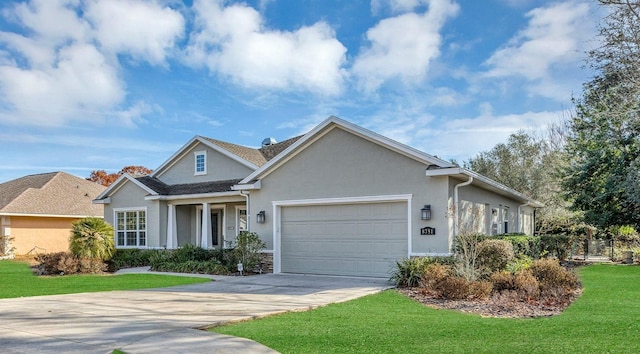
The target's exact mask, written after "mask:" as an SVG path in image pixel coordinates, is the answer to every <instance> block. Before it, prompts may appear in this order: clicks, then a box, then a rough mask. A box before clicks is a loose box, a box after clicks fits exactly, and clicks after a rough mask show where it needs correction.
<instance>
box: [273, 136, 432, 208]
mask: <svg viewBox="0 0 640 354" xmlns="http://www.w3.org/2000/svg"><path fill="white" fill-rule="evenodd" d="M426 167H427V165H426V164H425V163H423V162H419V161H416V160H414V159H411V158H409V157H407V156H404V155H402V154H399V153H397V152H395V151H392V150H390V149H387V148H386V147H384V146H381V145H379V144H376V143H375V142H372V141H369V140H367V139H365V138H363V137H360V136H357V135H354V134H352V133H350V132H348V131H345V130H343V129H332V130H331V131H329V132H328V133H327V134H325V135H323V136H322V138H321V139H317V140H315V141H313V142H312V143H310V144H309V145H307V146H306V147H305V148H304V149H303V150H301V151H300V152H299V153H297V154H295V155H294V156H292V157H291V158H290V159H288V160H287V162H286V163H285V164H283V165H282V166H280V167H279V168H277V169H274V170H273V171H272V172H271V173H270V174H268V175H267V176H265V177H264V179H263V180H262V181H263V186H264V188H268V189H269V190H270V193H275V194H277V195H278V197H279V198H287V197H286V196H287V195H291V196H292V197H294V195H295V197H294V198H312V197H318V196H322V197H342V196H354V195H373V194H398V193H405V192H406V191H407V188H409V189H412V188H413V187H414V186H423V185H424V183H425V180H426V179H425V176H424V170H425V169H426ZM422 188H424V187H422ZM292 193H293V194H292Z"/></svg>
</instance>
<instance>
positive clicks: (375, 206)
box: [94, 117, 542, 277]
mask: <svg viewBox="0 0 640 354" xmlns="http://www.w3.org/2000/svg"><path fill="white" fill-rule="evenodd" d="M263 144H264V145H263V147H262V148H260V149H253V148H249V147H244V146H239V145H235V144H230V143H226V142H222V141H219V140H214V139H209V138H205V137H202V136H196V137H194V138H193V139H191V140H190V141H189V142H187V143H186V144H185V145H184V146H183V147H182V148H180V149H179V150H178V151H177V152H176V153H175V154H174V155H173V156H171V157H170V158H169V159H168V160H167V161H165V162H164V163H163V164H162V165H161V166H160V167H158V168H157V169H156V170H155V171H154V172H153V174H151V175H149V176H146V177H141V178H137V179H136V178H133V177H131V176H129V175H123V176H122V177H120V178H119V179H118V180H117V181H116V182H115V183H114V184H113V185H111V186H110V187H109V188H108V189H107V190H106V191H105V192H104V193H102V194H101V195H100V196H99V197H98V198H97V199H96V200H95V201H94V202H95V203H101V204H104V207H105V220H107V221H108V222H110V223H112V224H113V225H114V228H115V230H116V231H115V239H116V245H117V247H121V248H125V247H143V248H158V247H160V248H164V247H166V248H169V249H172V248H176V247H180V246H182V245H185V244H194V245H199V246H203V247H208V248H210V247H231V246H232V245H233V242H234V240H235V237H236V235H237V234H238V233H239V232H240V231H242V230H250V231H252V232H256V233H257V234H259V235H260V237H261V238H262V239H263V240H264V241H265V242H266V244H267V248H266V253H267V254H270V255H272V261H273V271H274V272H276V273H279V272H287V273H309V274H334V275H356V276H383V277H384V276H388V274H389V270H390V269H391V267H392V266H393V264H394V262H395V261H396V260H397V259H400V258H403V257H411V256H424V255H446V254H449V252H450V249H451V246H452V242H453V239H454V236H455V235H456V234H457V233H460V232H481V233H487V234H499V233H505V232H518V231H520V232H524V233H526V234H532V232H533V225H534V208H536V207H541V206H542V205H541V204H540V203H538V202H536V201H534V200H532V199H530V198H528V197H526V196H524V195H522V194H520V193H518V192H516V191H514V190H512V189H509V188H507V187H505V186H503V185H501V184H498V183H496V182H494V181H492V180H490V179H488V178H486V177H483V176H480V175H478V174H476V173H474V172H471V171H469V170H466V169H463V168H459V167H456V166H453V165H452V164H451V163H449V162H446V161H443V160H441V159H438V158H436V157H434V156H431V155H428V154H425V153H423V152H421V151H418V150H416V149H414V148H411V147H409V146H406V145H403V144H400V143H398V142H396V141H394V140H391V139H389V138H387V137H384V136H382V135H379V134H376V133H373V132H371V131H369V130H366V129H364V128H362V127H359V126H357V125H354V124H352V123H349V122H346V121H344V120H342V119H339V118H336V117H330V118H328V119H327V120H325V121H324V122H322V123H321V124H320V125H318V126H317V127H315V128H314V129H312V130H311V131H310V132H308V133H307V134H305V135H303V136H299V137H295V138H292V139H289V140H286V141H283V142H281V143H275V142H274V141H272V140H270V139H265V141H264V142H263ZM203 211H205V212H204V213H203ZM423 214H428V215H425V216H424V219H423ZM456 215H459V217H456ZM456 221H458V222H456Z"/></svg>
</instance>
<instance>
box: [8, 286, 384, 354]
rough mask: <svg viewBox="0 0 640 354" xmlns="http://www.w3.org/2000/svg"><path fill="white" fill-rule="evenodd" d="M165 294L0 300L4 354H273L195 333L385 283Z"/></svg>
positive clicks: (347, 297) (205, 288)
mask: <svg viewBox="0 0 640 354" xmlns="http://www.w3.org/2000/svg"><path fill="white" fill-rule="evenodd" d="M218 279H219V280H216V281H212V282H208V283H202V284H194V285H186V286H178V287H171V288H163V289H148V290H136V291H111V292H102V293H83V294H72V295H52V296H38V297H30V298H19V299H4V300H0V352H2V353H110V352H111V351H112V350H114V349H121V350H123V351H125V352H127V353H132V354H136V353H212V352H218V353H238V352H252V353H270V352H273V351H272V350H271V349H269V348H267V347H265V346H263V345H260V344H258V343H255V342H253V341H250V340H247V339H242V338H236V337H230V336H225V335H219V334H213V333H209V332H205V331H201V330H198V329H199V328H204V327H208V326H211V325H215V324H219V323H224V322H228V321H238V320H244V319H250V318H256V317H261V316H266V315H270V314H275V313H281V312H286V311H293V310H304V309H310V308H314V307H318V306H323V305H327V304H330V303H335V302H342V301H348V300H352V299H355V298H358V297H361V296H364V295H368V294H372V293H376V292H379V291H381V290H383V289H386V288H389V287H391V286H390V284H389V283H388V281H387V280H386V279H373V278H371V279H369V278H348V277H329V276H312V275H293V274H265V275H256V276H249V277H224V278H218Z"/></svg>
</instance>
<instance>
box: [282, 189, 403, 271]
mask: <svg viewBox="0 0 640 354" xmlns="http://www.w3.org/2000/svg"><path fill="white" fill-rule="evenodd" d="M280 213H281V214H280V217H281V270H282V272H284V273H305V274H325V275H347V276H368V277H389V275H390V271H391V269H392V267H393V266H394V265H395V261H396V260H398V259H401V258H404V257H407V253H408V217H407V215H408V214H407V201H394V202H372V203H350V204H326V205H297V206H286V207H282V208H281V211H280Z"/></svg>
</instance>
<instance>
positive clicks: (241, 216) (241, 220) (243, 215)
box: [236, 207, 247, 233]
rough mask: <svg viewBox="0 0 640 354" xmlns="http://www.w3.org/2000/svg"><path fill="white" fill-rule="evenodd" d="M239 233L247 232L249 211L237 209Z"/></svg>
mask: <svg viewBox="0 0 640 354" xmlns="http://www.w3.org/2000/svg"><path fill="white" fill-rule="evenodd" d="M236 216H237V218H238V219H237V221H236V222H237V224H238V226H237V228H238V233H240V232H242V231H247V209H241V208H239V207H238V208H236Z"/></svg>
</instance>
